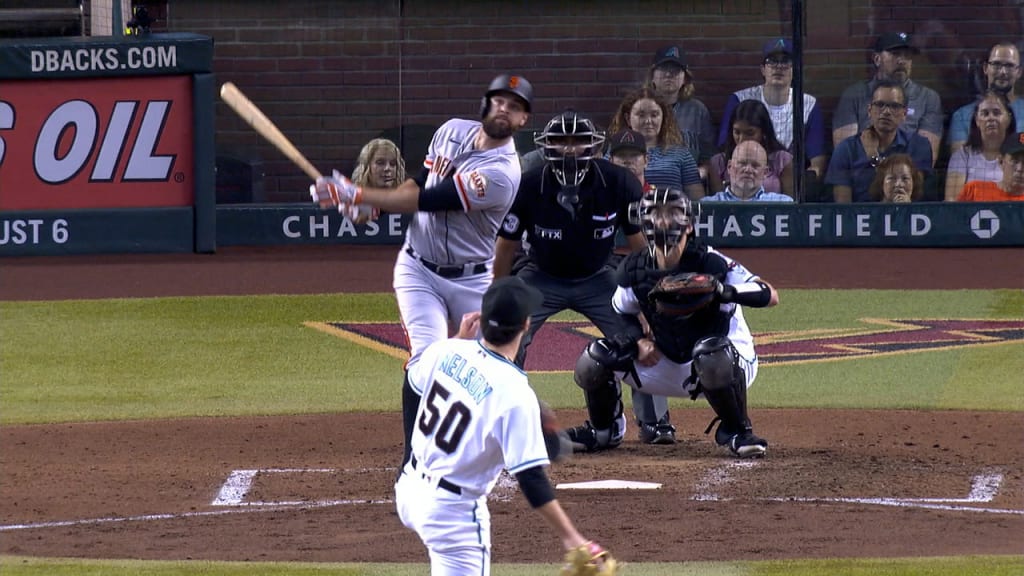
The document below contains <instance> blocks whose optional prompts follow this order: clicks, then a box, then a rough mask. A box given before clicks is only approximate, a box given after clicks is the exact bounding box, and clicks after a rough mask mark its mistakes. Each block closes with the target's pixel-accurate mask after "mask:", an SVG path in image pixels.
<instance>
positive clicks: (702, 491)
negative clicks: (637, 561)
mask: <svg viewBox="0 0 1024 576" xmlns="http://www.w3.org/2000/svg"><path fill="white" fill-rule="evenodd" d="M744 462H748V463H749V464H750V465H754V464H755V462H754V461H740V462H738V463H735V464H734V465H731V466H730V465H725V466H720V467H716V468H711V469H709V470H708V471H707V472H705V473H704V476H702V477H701V479H700V480H699V481H698V482H697V485H696V488H697V494H695V495H694V496H692V497H691V498H690V499H691V500H696V501H711V502H726V501H729V500H731V498H721V497H719V496H718V494H715V493H714V492H713V490H714V489H715V488H716V487H718V486H723V485H725V484H728V483H729V482H731V481H732V475H731V471H732V470H733V469H739V468H744V466H739V465H738V464H742V463H744ZM745 467H746V468H749V467H751V466H745ZM1002 483H1003V475H1002V474H998V473H986V474H979V475H977V476H974V477H973V478H972V480H971V490H970V492H969V493H968V494H967V497H966V498H849V497H841V498H825V497H799V496H791V497H772V498H758V500H766V501H769V502H830V503H839V504H844V503H845V504H868V505H874V506H895V507H900V508H922V509H926V510H946V511H952V512H984V513H989V514H1014V515H1024V510H1013V509H1009V508H987V507H979V506H962V504H986V503H988V502H991V501H992V500H993V499H995V496H996V494H997V493H998V492H999V487H1000V486H1001V485H1002Z"/></svg>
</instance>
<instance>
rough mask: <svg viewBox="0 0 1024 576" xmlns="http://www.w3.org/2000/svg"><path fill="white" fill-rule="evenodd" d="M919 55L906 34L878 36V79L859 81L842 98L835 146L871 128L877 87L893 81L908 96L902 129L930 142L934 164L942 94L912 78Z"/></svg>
mask: <svg viewBox="0 0 1024 576" xmlns="http://www.w3.org/2000/svg"><path fill="white" fill-rule="evenodd" d="M919 53H920V50H918V49H917V48H916V47H914V45H913V44H912V43H911V38H910V35H909V34H907V33H906V32H890V33H888V34H882V35H881V36H879V37H878V41H877V42H875V50H874V54H872V56H871V60H872V62H873V63H874V66H875V76H874V78H872V79H871V80H866V81H863V82H857V83H856V84H854V85H852V86H850V87H849V88H847V89H846V90H845V91H844V92H843V95H842V96H841V97H840V98H839V105H838V106H837V107H836V110H835V113H834V114H833V115H832V145H833V146H835V147H838V146H839V143H840V142H842V141H843V140H845V139H846V138H849V137H850V136H853V135H855V134H857V133H858V132H860V131H861V130H863V129H865V128H867V126H868V123H869V121H870V119H869V118H868V114H867V109H868V104H869V103H870V102H871V96H872V94H873V93H874V91H875V86H876V85H877V84H878V82H880V81H882V80H892V81H895V82H898V83H899V84H901V85H902V86H903V92H904V93H905V94H906V96H907V100H906V105H907V108H906V120H905V121H904V123H903V127H902V129H903V130H906V131H909V132H916V133H918V134H920V135H921V136H924V137H925V138H927V139H928V142H929V143H930V144H931V147H932V162H933V165H934V161H935V158H937V157H938V154H939V144H940V143H941V142H942V101H941V100H940V99H939V94H938V92H936V91H935V90H932V89H931V88H926V87H924V86H921V85H920V84H917V83H915V82H914V81H913V80H911V79H910V73H911V70H912V66H913V60H914V56H915V55H917V54H919Z"/></svg>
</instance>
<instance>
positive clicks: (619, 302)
mask: <svg viewBox="0 0 1024 576" xmlns="http://www.w3.org/2000/svg"><path fill="white" fill-rule="evenodd" d="M638 212H639V218H640V221H641V224H642V227H643V230H644V235H645V236H647V239H648V243H649V245H650V250H649V251H642V252H634V253H632V254H630V255H629V256H627V257H626V259H625V260H624V261H623V262H622V264H621V265H620V266H619V271H618V274H619V285H618V287H617V288H616V290H615V295H614V296H613V297H612V306H613V307H614V308H615V310H616V311H617V312H618V313H619V314H621V315H622V316H623V319H624V320H625V321H626V322H627V324H628V326H629V328H628V329H627V330H626V331H625V332H624V333H622V334H620V335H618V336H616V337H615V338H613V339H604V338H602V339H599V340H595V341H593V342H591V343H590V344H588V345H587V348H586V349H585V350H584V351H583V354H582V355H581V356H580V358H579V360H578V361H577V363H576V371H575V374H574V377H575V380H576V383H577V384H578V385H579V386H580V387H582V388H583V389H584V391H585V392H584V395H585V397H586V400H587V410H588V412H589V413H590V420H589V421H587V422H586V423H585V424H584V425H582V426H577V427H575V428H572V429H571V430H569V431H568V433H569V436H570V438H572V439H573V441H574V442H582V443H584V444H587V445H590V446H596V447H597V448H601V447H611V445H612V444H613V443H614V438H613V436H612V434H613V432H614V427H613V423H614V419H615V415H616V407H617V402H618V395H619V391H618V385H619V384H618V382H619V379H622V381H623V382H625V383H627V384H629V385H630V386H632V387H634V388H640V389H642V390H644V391H645V392H648V393H650V394H658V395H664V396H689V397H690V398H692V399H694V400H695V399H697V398H698V397H699V396H701V395H703V396H704V398H705V399H707V401H708V404H710V405H711V408H712V409H713V410H714V411H715V415H716V417H715V419H714V420H713V421H712V426H713V425H714V423H715V422H718V423H719V424H718V429H717V430H716V431H715V441H716V442H717V443H718V445H720V446H724V447H727V448H728V449H729V450H730V451H731V452H732V454H733V455H735V456H737V457H740V458H753V457H760V456H763V455H764V454H765V453H766V452H767V449H768V442H767V441H765V440H764V439H762V438H760V437H758V436H756V435H755V434H754V432H753V427H752V425H751V422H750V418H749V416H748V415H747V388H748V387H749V386H750V385H751V384H753V382H754V379H755V378H756V377H757V354H756V352H755V350H754V339H753V336H752V335H751V332H750V329H749V327H748V326H747V323H746V320H744V318H743V307H744V306H750V307H756V308H763V307H769V306H775V305H776V304H778V302H779V295H778V292H776V290H775V288H773V287H772V286H771V285H770V284H768V283H767V282H765V281H764V280H762V279H761V278H759V277H758V276H756V275H754V274H752V273H751V272H750V271H748V270H747V269H746V268H745V267H744V266H743V265H742V264H740V263H739V262H737V261H735V260H733V259H731V258H729V257H728V256H725V255H724V254H722V253H720V252H718V251H716V250H715V249H714V248H712V247H710V246H707V245H706V244H703V243H702V242H700V241H699V240H698V239H697V238H696V237H695V236H694V234H693V224H692V220H693V208H692V205H691V204H690V201H689V199H688V198H687V197H686V194H685V193H684V192H683V191H681V190H677V189H671V188H657V189H655V190H652V191H648V192H646V193H645V194H644V198H643V200H642V201H641V203H640V205H639V210H638ZM679 273H699V274H700V275H701V276H702V277H704V278H707V279H709V280H710V281H711V282H709V284H711V286H712V288H711V291H709V292H708V294H709V295H712V296H713V297H712V298H703V297H702V299H701V306H700V307H695V308H694V309H693V310H690V311H687V312H686V313H685V314H681V313H675V312H672V311H669V310H666V309H665V308H663V307H661V306H659V305H658V302H657V301H656V300H655V299H654V298H652V294H653V290H654V288H655V287H656V286H659V281H660V280H661V279H662V278H664V277H666V276H670V275H676V274H679ZM641 315H643V316H644V317H645V318H646V319H647V321H648V323H649V331H645V329H644V326H643V325H642V324H641V322H640V320H639V317H640V316H641ZM712 426H708V429H707V432H710V431H711V427H712Z"/></svg>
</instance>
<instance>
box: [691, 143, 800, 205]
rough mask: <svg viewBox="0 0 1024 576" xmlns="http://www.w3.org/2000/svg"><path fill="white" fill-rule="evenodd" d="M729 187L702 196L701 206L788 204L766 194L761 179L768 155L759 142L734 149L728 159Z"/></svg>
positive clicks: (786, 198) (776, 194)
mask: <svg viewBox="0 0 1024 576" xmlns="http://www.w3.org/2000/svg"><path fill="white" fill-rule="evenodd" d="M728 171H729V184H728V185H727V186H726V187H725V190H722V191H721V192H717V193H715V194H712V195H711V196H706V197H704V198H703V199H701V202H792V201H793V199H792V198H790V197H789V196H786V195H785V194H781V193H779V192H766V191H765V189H764V177H765V175H766V174H768V153H767V152H765V149H764V146H761V143H760V142H755V141H753V140H744V141H743V142H740V143H739V144H737V145H736V149H735V150H733V151H732V158H729V165H728Z"/></svg>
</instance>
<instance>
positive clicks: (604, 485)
mask: <svg viewBox="0 0 1024 576" xmlns="http://www.w3.org/2000/svg"><path fill="white" fill-rule="evenodd" d="M555 488H556V489H557V490H657V489H658V488H661V484H659V483H657V482H634V481H632V480H594V481H591V482H569V483H565V484H558V485H557V486H555Z"/></svg>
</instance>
